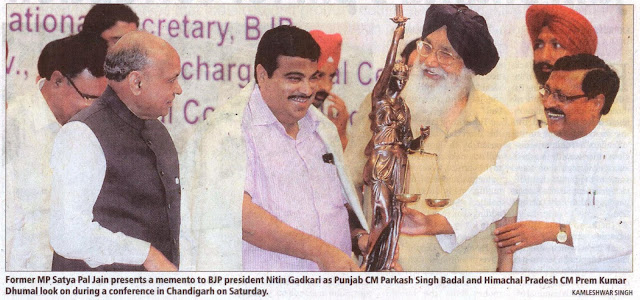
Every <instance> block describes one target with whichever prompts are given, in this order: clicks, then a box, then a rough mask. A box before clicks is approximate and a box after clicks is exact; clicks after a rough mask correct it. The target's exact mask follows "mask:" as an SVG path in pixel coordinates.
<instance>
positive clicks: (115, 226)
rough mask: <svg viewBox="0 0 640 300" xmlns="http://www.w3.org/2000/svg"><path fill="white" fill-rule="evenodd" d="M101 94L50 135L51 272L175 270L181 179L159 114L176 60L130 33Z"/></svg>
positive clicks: (171, 87)
mask: <svg viewBox="0 0 640 300" xmlns="http://www.w3.org/2000/svg"><path fill="white" fill-rule="evenodd" d="M104 68H105V74H106V77H107V78H108V79H109V86H108V88H107V90H106V91H105V92H104V93H103V94H102V96H100V98H99V99H98V100H96V101H95V102H94V103H93V104H92V105H91V106H90V107H89V108H87V109H85V110H83V111H81V112H80V113H78V114H77V115H76V116H74V117H73V118H72V119H71V121H70V122H69V123H67V124H66V125H65V126H63V127H62V129H61V130H60V132H59V133H58V136H57V137H56V140H55V143H54V146H53V152H52V156H51V168H52V170H53V183H52V191H51V228H50V237H51V245H52V246H53V249H54V250H55V253H54V257H53V266H52V269H53V270H54V271H87V270H101V271H143V270H149V271H173V270H176V269H177V266H178V263H179V259H180V258H179V243H178V240H179V230H180V181H179V168H178V156H177V152H176V149H175V146H174V144H173V140H172V139H171V136H170V135H169V133H168V132H167V129H166V128H165V127H164V125H163V124H162V123H161V122H160V121H159V120H158V118H159V117H160V116H164V115H166V114H167V113H168V112H169V109H170V107H171V106H172V105H173V100H174V98H175V95H176V94H181V93H182V88H181V87H180V84H179V83H178V81H177V79H178V76H179V75H180V57H179V56H178V53H177V52H176V50H175V49H174V48H173V47H171V45H169V43H167V42H166V41H164V40H162V39H161V38H159V37H157V36H154V35H152V34H149V33H146V32H140V31H133V32H130V33H128V34H126V35H125V36H123V37H122V39H120V40H119V41H118V42H117V43H116V44H115V45H114V46H113V47H111V48H110V49H109V51H108V53H107V57H106V59H105V63H104Z"/></svg>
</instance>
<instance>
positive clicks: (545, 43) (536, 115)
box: [514, 5, 598, 135]
mask: <svg viewBox="0 0 640 300" xmlns="http://www.w3.org/2000/svg"><path fill="white" fill-rule="evenodd" d="M526 22H527V30H528V31H529V38H531V45H532V46H533V72H534V73H535V76H536V79H537V80H538V83H539V84H540V85H544V83H545V82H546V81H547V79H548V78H549V75H550V74H551V69H552V67H553V64H555V62H556V60H558V58H561V57H563V56H567V55H575V54H581V53H586V54H592V55H593V54H595V52H596V46H597V45H598V36H597V35H596V30H595V29H594V28H593V26H592V25H591V23H589V20H587V19H586V18H585V17H584V16H582V15H581V14H580V13H578V12H576V11H575V10H573V9H571V8H568V7H566V6H562V5H532V6H531V7H529V9H528V10H527V14H526ZM514 115H515V119H516V126H517V129H518V134H519V135H523V134H527V133H530V132H533V131H534V130H536V129H538V128H542V127H547V119H546V118H545V116H544V110H543V107H542V102H541V101H540V98H539V97H536V98H535V99H533V100H531V101H528V102H525V103H524V104H522V105H521V106H520V107H518V108H517V109H516V111H515V112H514Z"/></svg>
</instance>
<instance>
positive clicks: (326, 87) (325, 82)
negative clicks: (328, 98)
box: [318, 76, 333, 92]
mask: <svg viewBox="0 0 640 300" xmlns="http://www.w3.org/2000/svg"><path fill="white" fill-rule="evenodd" d="M332 87H333V82H332V81H331V78H330V77H329V76H325V77H324V78H322V79H321V80H319V81H318V91H325V92H330V91H331V88H332Z"/></svg>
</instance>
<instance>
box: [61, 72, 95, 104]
mask: <svg viewBox="0 0 640 300" xmlns="http://www.w3.org/2000/svg"><path fill="white" fill-rule="evenodd" d="M64 77H65V78H67V80H69V83H71V86H72V87H73V88H74V89H75V90H76V92H78V94H79V95H80V97H82V98H84V100H87V101H90V100H94V99H98V98H100V96H96V95H89V94H85V93H83V92H81V91H80V90H79V89H78V87H77V86H76V84H75V83H73V80H71V77H69V76H68V75H66V74H65V75H64Z"/></svg>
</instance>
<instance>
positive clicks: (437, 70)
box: [420, 65, 447, 76]
mask: <svg viewBox="0 0 640 300" xmlns="http://www.w3.org/2000/svg"><path fill="white" fill-rule="evenodd" d="M420 69H421V70H422V71H423V72H425V71H428V72H429V73H433V74H436V75H438V76H447V72H445V71H444V70H443V69H441V68H429V67H427V66H425V65H421V66H420Z"/></svg>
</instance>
